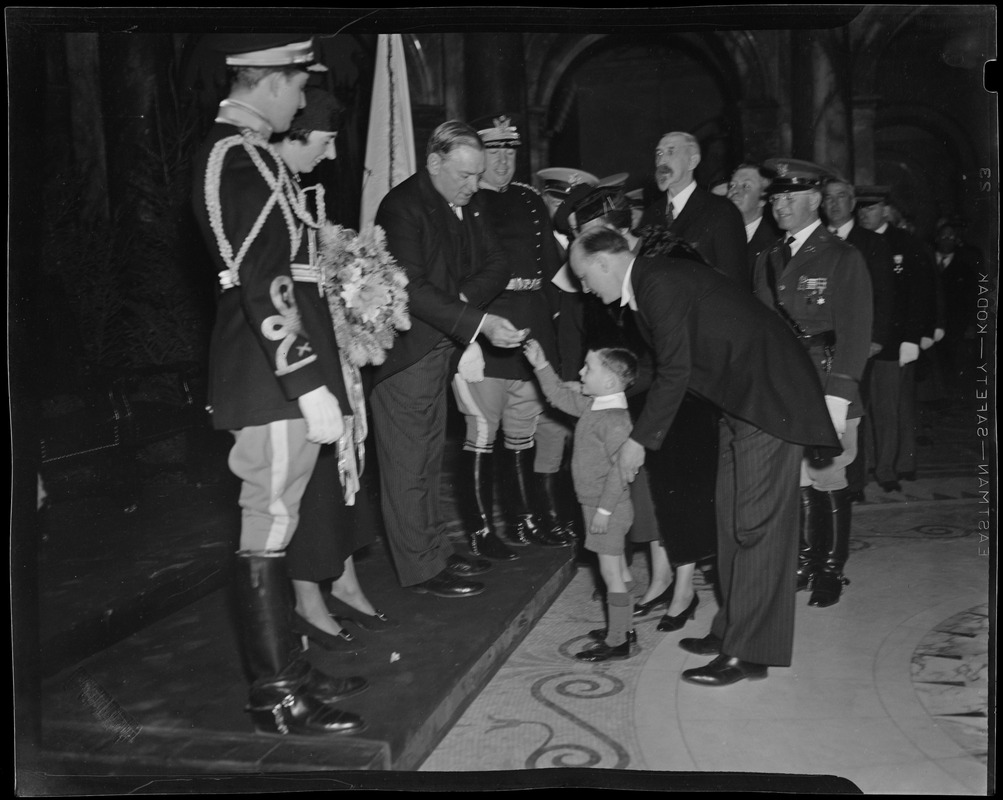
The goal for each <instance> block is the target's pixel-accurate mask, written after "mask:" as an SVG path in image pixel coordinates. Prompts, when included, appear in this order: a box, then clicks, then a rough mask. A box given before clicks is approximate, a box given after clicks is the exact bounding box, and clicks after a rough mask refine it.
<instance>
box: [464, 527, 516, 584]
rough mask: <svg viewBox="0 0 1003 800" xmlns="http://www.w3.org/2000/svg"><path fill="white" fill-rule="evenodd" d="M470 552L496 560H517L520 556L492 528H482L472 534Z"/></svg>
mask: <svg viewBox="0 0 1003 800" xmlns="http://www.w3.org/2000/svg"><path fill="white" fill-rule="evenodd" d="M470 552H471V553H473V554H474V555H475V556H484V558H493V559H494V560H495V561H515V560H516V559H517V558H519V556H517V555H516V554H515V553H513V552H512V551H511V550H509V549H508V547H506V546H505V543H504V542H502V540H501V539H499V538H498V536H497V535H496V534H495V532H494V531H493V530H491V529H490V528H481V529H480V530H479V531H474V532H473V533H472V534H470ZM468 574H473V573H468Z"/></svg>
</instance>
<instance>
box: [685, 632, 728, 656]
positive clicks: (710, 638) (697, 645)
mask: <svg viewBox="0 0 1003 800" xmlns="http://www.w3.org/2000/svg"><path fill="white" fill-rule="evenodd" d="M679 646H680V647H681V648H683V650H685V651H686V652H688V653H694V654H696V655H698V656H716V655H720V654H721V639H720V637H717V636H715V635H714V634H713V633H708V634H707V635H706V636H704V637H703V638H702V639H680V640H679Z"/></svg>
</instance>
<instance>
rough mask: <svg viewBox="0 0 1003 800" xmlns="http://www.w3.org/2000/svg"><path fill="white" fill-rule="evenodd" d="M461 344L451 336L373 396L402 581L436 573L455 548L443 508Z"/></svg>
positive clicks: (383, 485)
mask: <svg viewBox="0 0 1003 800" xmlns="http://www.w3.org/2000/svg"><path fill="white" fill-rule="evenodd" d="M454 350H455V345H453V343H452V342H451V341H450V340H448V339H445V338H444V339H443V340H442V341H441V342H440V343H439V344H437V345H436V346H435V347H434V348H433V349H432V350H431V352H429V353H428V354H426V355H425V356H423V357H422V358H420V359H419V360H418V361H417V362H416V363H414V364H412V365H411V366H409V367H406V368H405V369H402V370H401V371H400V372H396V373H394V374H393V375H391V376H390V377H388V378H384V379H383V380H382V381H380V382H379V383H377V384H376V386H374V387H373V391H372V394H371V395H370V403H371V405H372V410H373V435H374V437H375V439H376V457H377V458H378V459H379V465H380V493H381V507H382V509H383V521H384V524H385V526H386V533H387V544H388V545H389V546H390V553H391V555H392V556H393V559H394V566H395V567H396V569H397V578H398V580H399V581H400V584H401V586H413V585H414V584H416V583H422V582H423V581H427V580H429V579H430V578H434V577H435V576H436V575H438V574H439V573H440V572H441V571H442V570H443V569H445V567H446V559H448V558H449V556H451V555H452V554H453V552H454V549H453V545H452V543H451V542H450V541H449V539H448V537H447V536H446V527H445V523H444V522H443V520H442V512H441V510H440V508H439V487H440V483H441V475H442V456H443V452H444V450H445V445H446V402H447V400H446V387H447V386H448V385H449V377H450V376H449V367H450V360H451V357H452V355H453V352H454Z"/></svg>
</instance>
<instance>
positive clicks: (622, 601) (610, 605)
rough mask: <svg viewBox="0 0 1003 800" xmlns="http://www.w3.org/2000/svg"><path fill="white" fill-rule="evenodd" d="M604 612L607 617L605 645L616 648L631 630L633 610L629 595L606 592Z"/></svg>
mask: <svg viewBox="0 0 1003 800" xmlns="http://www.w3.org/2000/svg"><path fill="white" fill-rule="evenodd" d="M606 612H607V614H608V615H609V630H608V631H607V633H606V644H608V645H609V646H610V647H616V646H617V645H620V644H623V643H624V641H625V640H626V638H627V631H629V630H630V628H631V621H632V620H633V616H634V609H633V608H631V605H630V594H629V593H627V592H607V593H606Z"/></svg>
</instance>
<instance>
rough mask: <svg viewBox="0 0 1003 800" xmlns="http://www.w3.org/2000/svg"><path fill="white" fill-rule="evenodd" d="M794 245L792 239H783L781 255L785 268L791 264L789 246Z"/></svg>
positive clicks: (791, 237) (789, 237)
mask: <svg viewBox="0 0 1003 800" xmlns="http://www.w3.org/2000/svg"><path fill="white" fill-rule="evenodd" d="M792 244H794V237H793V236H788V237H787V238H786V239H784V247H783V255H784V266H785V267H786V266H787V265H788V264H789V263H790V262H791V245H792Z"/></svg>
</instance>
